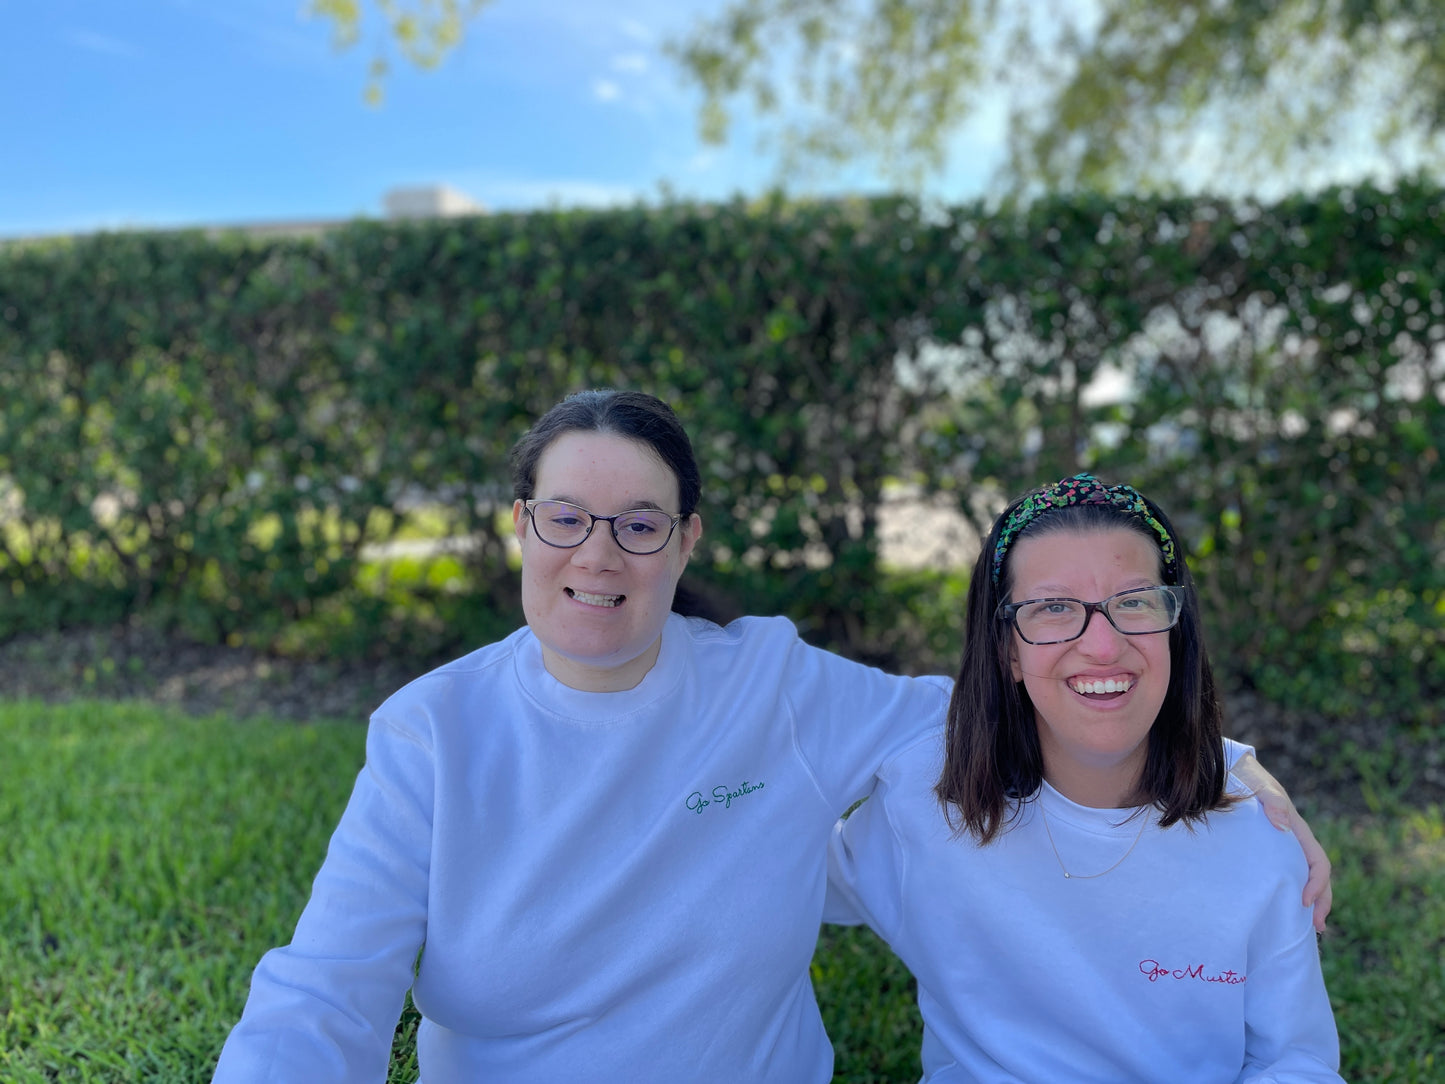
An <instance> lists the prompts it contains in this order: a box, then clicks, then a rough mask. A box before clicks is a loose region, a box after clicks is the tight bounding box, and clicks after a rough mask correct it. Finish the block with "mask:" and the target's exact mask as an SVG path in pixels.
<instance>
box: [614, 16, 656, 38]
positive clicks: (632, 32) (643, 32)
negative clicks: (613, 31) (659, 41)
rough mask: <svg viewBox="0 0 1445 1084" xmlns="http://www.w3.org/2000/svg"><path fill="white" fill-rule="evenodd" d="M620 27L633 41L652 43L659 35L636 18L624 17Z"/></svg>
mask: <svg viewBox="0 0 1445 1084" xmlns="http://www.w3.org/2000/svg"><path fill="white" fill-rule="evenodd" d="M619 29H621V31H622V32H623V33H624V34H626V35H627V36H628V37H629V38H631V39H632V40H633V41H641V42H646V43H648V44H651V43H652V42H653V40H654V39H655V38H656V37H657V35H656V34H654V33H653V32H652V31H651V30H650V29H648V28H647V27H646V26H645V25H643V24H642V23H640V22H638V21H637V20H636V19H623V20H622V23H621V25H620V27H619Z"/></svg>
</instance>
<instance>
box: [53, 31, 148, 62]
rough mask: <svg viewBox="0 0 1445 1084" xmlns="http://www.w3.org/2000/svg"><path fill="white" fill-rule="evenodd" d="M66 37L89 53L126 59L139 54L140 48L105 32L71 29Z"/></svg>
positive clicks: (72, 43)
mask: <svg viewBox="0 0 1445 1084" xmlns="http://www.w3.org/2000/svg"><path fill="white" fill-rule="evenodd" d="M66 38H67V40H68V41H69V42H70V44H71V45H74V46H76V47H77V48H79V49H84V50H86V51H87V52H91V53H101V54H103V55H105V56H118V57H125V58H126V59H128V60H131V59H135V58H137V57H139V56H140V50H139V49H137V48H136V47H135V46H134V45H131V44H130V43H129V42H126V41H121V40H120V39H119V38H112V37H109V36H107V35H105V34H97V33H95V32H94V31H91V30H72V31H71V32H70V33H69V34H67V35H66Z"/></svg>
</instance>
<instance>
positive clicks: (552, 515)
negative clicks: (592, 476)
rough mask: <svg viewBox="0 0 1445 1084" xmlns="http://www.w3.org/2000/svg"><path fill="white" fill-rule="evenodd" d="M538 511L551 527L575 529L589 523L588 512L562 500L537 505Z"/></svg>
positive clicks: (566, 529) (564, 529)
mask: <svg viewBox="0 0 1445 1084" xmlns="http://www.w3.org/2000/svg"><path fill="white" fill-rule="evenodd" d="M537 511H538V513H540V514H541V516H542V518H543V519H545V520H546V521H547V525H548V526H549V527H556V528H557V529H558V530H559V531H575V530H577V529H578V528H579V527H585V526H586V525H587V519H588V516H587V513H586V512H584V511H582V509H580V508H575V507H573V506H572V505H570V504H563V503H562V502H560V501H544V502H543V503H541V504H539V505H538V506H537Z"/></svg>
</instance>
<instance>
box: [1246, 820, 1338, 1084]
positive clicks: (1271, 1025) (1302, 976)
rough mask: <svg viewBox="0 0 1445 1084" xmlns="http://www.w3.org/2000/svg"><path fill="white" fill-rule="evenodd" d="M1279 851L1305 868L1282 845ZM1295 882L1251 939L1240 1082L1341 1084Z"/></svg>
mask: <svg viewBox="0 0 1445 1084" xmlns="http://www.w3.org/2000/svg"><path fill="white" fill-rule="evenodd" d="M1280 850H1282V851H1283V852H1284V854H1283V857H1284V858H1285V859H1288V860H1293V862H1294V864H1295V865H1296V866H1303V865H1304V862H1303V860H1302V859H1300V858H1299V857H1298V856H1297V855H1291V854H1289V850H1288V848H1287V847H1285V848H1280ZM1265 873H1266V871H1265V870H1261V871H1260V875H1261V876H1264V875H1265ZM1301 877H1302V875H1301V874H1298V873H1296V875H1295V876H1294V877H1290V878H1287V879H1285V881H1284V883H1283V884H1282V885H1281V888H1280V891H1278V892H1277V893H1276V894H1275V898H1274V899H1272V900H1271V901H1270V903H1269V906H1268V908H1267V909H1266V911H1265V913H1264V914H1263V916H1262V918H1261V920H1260V921H1259V923H1258V924H1257V925H1256V926H1255V929H1254V931H1253V933H1252V934H1251V937H1250V946H1249V957H1250V964H1249V967H1250V973H1249V982H1248V984H1247V985H1246V986H1245V996H1244V1024H1245V1039H1244V1054H1245V1066H1244V1070H1243V1071H1242V1072H1241V1074H1240V1076H1239V1081H1240V1084H1244V1082H1246V1081H1247V1082H1250V1084H1341V1080H1340V1075H1339V1073H1338V1072H1337V1071H1336V1070H1337V1068H1338V1067H1339V1063H1340V1047H1339V1038H1338V1035H1337V1034H1336V1031H1335V1026H1334V1017H1333V1015H1332V1013H1331V1011H1330V1001H1329V995H1328V994H1327V993H1326V992H1325V984H1324V979H1323V978H1322V976H1321V973H1320V962H1319V948H1318V945H1317V939H1316V937H1315V931H1314V926H1313V925H1312V923H1311V921H1310V913H1309V912H1308V911H1306V910H1304V909H1302V908H1301V907H1300V905H1299V895H1298V892H1299V888H1298V885H1299V881H1300V879H1301Z"/></svg>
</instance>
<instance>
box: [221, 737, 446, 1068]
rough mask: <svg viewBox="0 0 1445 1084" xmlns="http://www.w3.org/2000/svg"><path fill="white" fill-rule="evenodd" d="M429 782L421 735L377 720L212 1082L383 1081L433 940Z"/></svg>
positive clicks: (258, 973)
mask: <svg viewBox="0 0 1445 1084" xmlns="http://www.w3.org/2000/svg"><path fill="white" fill-rule="evenodd" d="M432 777H433V766H432V756H431V750H430V748H429V746H428V744H427V743H426V741H425V738H424V736H422V735H420V734H417V733H411V732H407V731H406V730H403V729H401V728H399V727H398V726H396V725H395V724H393V723H392V722H388V721H385V720H382V719H379V718H374V719H373V721H372V724H371V727H370V730H369V731H368V734H367V744H366V764H365V766H364V767H363V768H362V770H361V772H360V774H359V775H358V776H357V780H356V786H355V788H354V789H353V791H352V794H351V799H350V801H349V803H348V804H347V807H346V811H345V813H344V814H343V815H342V818H341V821H340V823H339V825H338V826H337V828H336V831H335V833H334V834H333V835H332V838H331V843H330V846H329V848H328V850H327V855H326V860H325V862H324V863H323V864H322V867H321V871H320V872H319V873H318V874H317V877H316V881H315V884H314V885H313V888H312V893H311V898H310V900H309V902H308V903H307V905H306V909H305V911H304V912H303V913H302V915H301V918H300V921H299V922H298V923H297V926H296V931H295V935H294V937H293V938H292V941H291V943H290V944H289V945H286V946H283V947H280V948H276V949H273V950H271V951H270V952H268V953H267V954H266V955H265V956H264V957H262V959H261V962H260V964H259V965H258V966H257V968H256V971H255V974H254V975H253V977H252V980H251V992H250V996H249V999H248V1000H247V1002H246V1008H245V1012H244V1013H243V1015H242V1017H241V1020H240V1022H239V1023H238V1024H237V1025H236V1027H235V1028H234V1029H233V1030H232V1032H231V1034H230V1037H229V1038H228V1039H227V1040H226V1045H225V1047H224V1049H223V1050H222V1052H221V1058H220V1061H219V1063H218V1065H217V1067H216V1073H215V1077H214V1081H215V1084H255V1082H257V1081H263V1080H264V1081H268V1082H271V1084H275V1082H280V1081H295V1082H297V1084H324V1082H326V1081H337V1082H341V1081H346V1082H361V1081H377V1082H380V1081H384V1080H385V1079H386V1073H387V1064H388V1061H389V1058H390V1053H391V1043H392V1035H393V1033H394V1031H395V1027H396V1022H397V1019H398V1017H399V1015H400V1013H401V1007H402V1003H403V1000H404V997H405V993H406V990H407V988H408V987H409V986H411V984H412V976H413V968H414V966H415V963H416V958H417V954H418V952H419V951H420V949H421V947H422V944H423V942H424V940H425V936H426V913H427V876H428V860H429V841H430V837H431V808H432V803H431V795H432Z"/></svg>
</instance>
